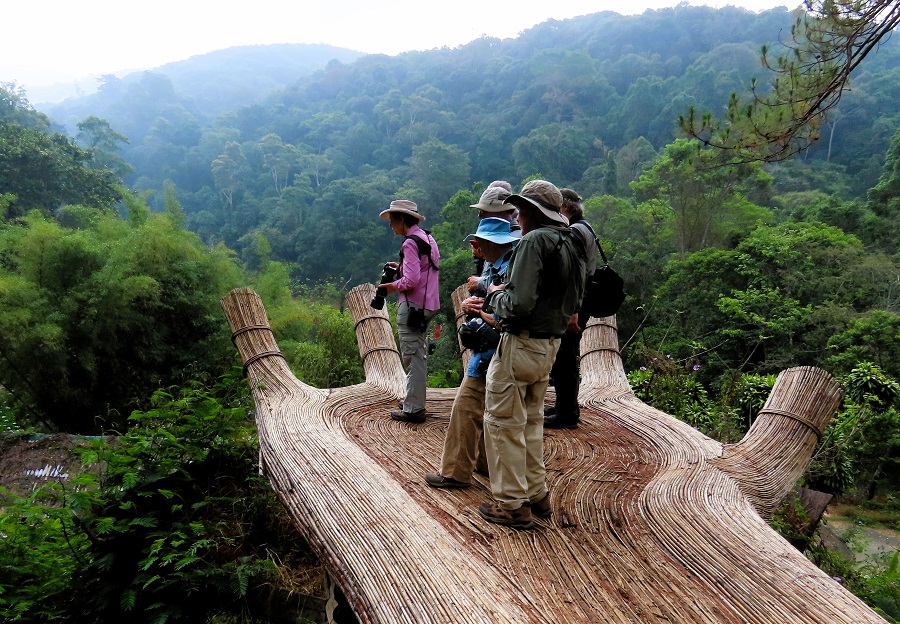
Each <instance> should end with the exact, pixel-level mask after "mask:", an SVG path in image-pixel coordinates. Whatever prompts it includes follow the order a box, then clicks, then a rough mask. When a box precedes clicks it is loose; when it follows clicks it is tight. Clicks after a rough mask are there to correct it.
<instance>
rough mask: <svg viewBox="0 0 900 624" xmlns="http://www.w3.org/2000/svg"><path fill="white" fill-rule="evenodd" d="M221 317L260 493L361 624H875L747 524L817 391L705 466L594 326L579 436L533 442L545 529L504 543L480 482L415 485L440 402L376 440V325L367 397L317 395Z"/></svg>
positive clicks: (700, 440) (360, 307)
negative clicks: (314, 554) (280, 510)
mask: <svg viewBox="0 0 900 624" xmlns="http://www.w3.org/2000/svg"><path fill="white" fill-rule="evenodd" d="M372 292H373V287H372V286H371V285H367V286H362V287H358V288H356V289H354V290H353V291H351V292H350V294H349V295H348V305H349V309H350V311H351V312H352V313H353V315H354V318H355V319H357V321H359V320H360V319H362V318H363V317H366V316H370V315H371V314H372V312H374V311H372V310H371V308H369V307H368V302H369V300H370V299H371V295H372ZM459 300H460V297H459V296H454V301H455V302H457V303H458V301H459ZM223 308H224V309H225V313H226V316H227V317H228V319H229V323H230V325H231V328H232V331H233V332H236V333H237V336H236V338H235V341H236V344H237V346H238V349H239V350H240V353H241V356H242V359H243V360H244V361H245V362H247V363H248V364H247V376H248V380H249V382H250V384H251V387H252V388H253V394H254V399H255V401H256V405H257V422H258V426H259V435H260V446H261V449H262V450H261V454H262V457H263V461H264V464H265V469H266V471H267V474H268V475H269V477H270V478H271V480H272V483H273V485H274V487H275V489H276V491H277V492H278V494H279V496H280V498H281V500H282V501H283V502H284V504H285V505H286V507H287V509H288V510H289V512H290V514H291V517H292V518H293V520H294V522H295V524H296V525H297V527H298V529H299V530H300V531H301V532H303V534H304V535H305V536H306V538H307V539H308V540H309V542H310V543H311V544H312V545H313V546H314V548H316V549H317V551H318V553H319V555H320V556H321V558H322V560H323V562H324V563H325V564H326V566H327V567H328V569H329V572H330V574H331V575H332V578H333V579H334V580H335V581H336V582H337V583H338V584H339V585H340V586H341V588H342V589H343V590H344V592H345V594H346V595H347V597H348V600H349V601H350V604H351V605H352V606H353V608H354V610H355V612H356V614H357V617H358V618H359V620H360V621H361V622H364V623H368V622H372V623H375V622H377V623H400V622H423V623H424V622H429V623H457V622H465V623H468V622H520V623H521V622H534V623H559V624H567V623H570V622H574V623H589V622H590V623H595V622H614V623H619V622H630V623H644V622H678V623H688V624H690V623H712V622H729V623H731V622H734V623H737V622H745V623H746V622H749V623H758V624H773V623H784V624H795V623H813V622H816V623H823V624H824V623H851V622H852V623H863V622H883V621H884V620H882V619H881V618H879V617H878V616H877V615H875V614H874V613H873V612H872V611H871V610H869V609H868V608H867V607H866V606H865V605H864V604H863V603H862V602H860V601H859V600H858V599H856V598H855V597H854V596H853V595H852V594H850V593H849V592H847V591H846V590H845V589H844V588H843V587H842V586H841V585H839V584H838V583H836V582H835V581H833V580H832V579H831V578H830V577H828V576H826V575H825V574H824V573H823V572H821V571H820V570H819V569H818V568H816V567H815V566H814V565H812V564H811V563H810V562H809V561H807V560H806V558H805V557H803V556H802V554H800V553H798V552H797V551H796V550H795V549H794V548H793V547H791V546H790V545H789V544H788V543H787V542H786V541H784V540H783V539H781V538H780V537H779V536H778V535H777V534H776V533H774V532H773V531H772V530H771V529H769V527H768V526H767V525H766V524H765V522H764V521H763V519H762V517H761V516H760V512H762V513H765V512H766V511H767V510H768V509H770V507H771V504H770V501H771V500H772V499H773V498H774V497H776V496H777V495H778V492H780V491H782V490H783V489H784V487H785V484H786V483H787V482H789V481H791V480H792V479H793V480H795V479H796V475H795V474H794V473H796V471H797V470H798V469H800V470H802V466H803V465H805V462H806V461H808V459H809V451H808V448H807V447H808V440H807V436H809V435H812V436H813V438H815V433H813V432H812V429H811V428H810V425H811V426H812V427H819V428H820V429H821V427H823V426H824V422H826V421H827V419H828V417H830V415H831V414H833V411H834V407H833V405H830V403H829V402H830V401H833V396H834V392H835V386H834V382H833V381H832V380H830V379H829V378H828V376H827V375H826V374H824V373H823V372H822V371H816V370H815V369H794V370H792V371H788V372H787V373H785V375H782V377H780V378H779V381H778V384H777V385H776V388H775V389H774V390H773V393H772V396H771V397H770V400H769V402H768V403H767V404H766V406H767V407H769V408H770V409H769V413H768V415H766V410H765V409H764V410H763V416H761V419H762V420H763V421H764V422H763V423H761V424H760V425H759V427H756V426H754V428H753V430H751V432H750V433H748V437H747V439H745V440H744V441H742V442H741V443H740V444H738V445H733V446H731V447H728V448H723V446H722V445H721V444H719V443H717V442H715V441H713V440H710V439H709V438H706V437H705V436H703V435H702V434H700V433H699V432H698V431H696V430H694V429H692V428H691V427H689V426H687V425H685V424H684V423H681V422H679V421H677V420H675V419H674V418H672V417H670V416H668V415H666V414H664V413H662V412H659V411H658V410H655V409H653V408H650V407H649V406H647V405H645V404H643V403H642V402H640V401H638V400H637V399H636V398H635V397H634V395H633V394H632V393H631V391H630V388H629V387H628V383H627V379H626V378H625V373H624V370H623V369H622V363H621V359H620V358H619V355H618V351H617V346H618V345H617V339H616V326H615V319H614V318H612V317H610V318H606V319H592V320H591V322H590V323H589V325H588V328H587V329H586V331H585V335H584V339H583V341H582V351H583V353H584V357H583V362H582V366H583V383H582V389H581V394H580V397H579V400H580V402H581V404H582V412H581V413H582V424H581V426H579V428H578V429H576V430H553V431H550V430H548V431H546V432H545V449H544V450H545V458H546V463H547V468H548V483H549V486H550V490H551V493H552V497H553V499H552V500H553V516H552V518H551V519H550V520H537V521H536V527H535V528H534V529H533V530H530V531H514V530H511V529H508V528H505V527H502V526H497V525H493V524H489V523H487V522H485V521H483V520H482V519H481V518H480V516H479V515H478V512H477V509H476V506H477V505H478V504H479V503H481V502H486V501H489V500H490V499H491V497H490V491H489V484H488V483H487V482H486V481H485V480H484V479H483V478H481V477H477V476H476V477H475V479H474V481H473V486H472V487H470V488H468V489H464V490H437V489H432V488H429V487H427V486H426V485H425V483H424V480H423V478H422V476H423V475H424V473H425V472H428V471H434V470H437V468H438V464H439V460H440V452H441V448H442V444H443V434H444V431H445V429H446V426H447V422H448V419H449V413H450V406H451V404H452V401H453V395H454V394H455V389H429V390H428V406H427V407H428V413H429V417H428V419H427V421H426V422H425V423H423V424H420V425H410V424H406V423H398V422H394V421H392V420H391V419H390V418H389V417H388V415H387V412H388V411H389V410H390V409H395V406H396V400H397V398H398V397H399V396H400V394H401V393H402V392H403V382H402V377H398V374H397V372H396V371H397V370H398V369H399V367H400V361H399V355H397V353H396V350H394V351H392V350H391V349H390V348H389V347H391V346H393V345H394V342H393V335H390V336H389V337H388V335H387V334H386V332H385V331H384V330H383V326H384V325H385V323H384V322H383V321H382V322H380V324H381V325H382V329H372V330H370V329H367V327H374V326H375V325H377V324H379V322H378V321H377V320H374V319H373V320H371V321H364V322H362V323H360V322H358V324H357V331H358V333H357V335H358V338H359V341H360V352H361V354H363V355H364V361H365V362H366V364H365V370H366V382H365V383H363V384H360V385H358V386H353V387H349V388H339V389H334V390H330V391H324V390H318V389H315V388H311V387H309V386H307V385H305V384H303V383H302V382H300V381H298V380H296V379H295V378H294V376H293V375H292V374H291V373H290V371H289V370H288V369H287V367H286V365H285V363H284V361H283V359H282V358H281V357H280V356H279V355H277V354H276V352H277V347H275V345H274V341H273V340H272V336H271V332H270V331H268V329H265V328H264V327H267V326H268V323H267V321H266V320H265V311H264V309H263V307H262V305H261V303H260V302H259V299H258V298H257V297H256V295H255V294H254V293H253V292H252V291H249V290H247V289H240V290H236V291H234V292H232V293H231V294H230V295H229V296H228V297H226V298H225V299H224V300H223ZM384 320H386V316H385V319H384ZM246 327H250V328H251V329H247V330H245V329H244V328H246ZM388 327H389V325H388ZM385 342H389V343H390V344H385ZM394 349H396V347H394ZM376 353H377V355H374V356H373V354H376ZM260 354H262V355H260ZM366 354H368V355H366ZM366 357H368V358H374V359H373V361H372V362H369V361H368V360H366V359H365V358H366ZM392 358H393V359H392ZM376 362H377V363H376ZM786 414H787V415H786ZM801 421H802V422H801ZM767 440H768V441H767ZM773 440H774V441H773ZM773 453H775V455H773ZM769 482H773V483H775V484H776V485H774V486H771V487H769V486H768V485H767V484H768V483H769ZM792 484H793V483H791V485H792Z"/></svg>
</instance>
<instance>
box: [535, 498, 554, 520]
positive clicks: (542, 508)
mask: <svg viewBox="0 0 900 624" xmlns="http://www.w3.org/2000/svg"><path fill="white" fill-rule="evenodd" d="M531 513H532V514H533V515H535V516H537V517H538V518H544V519H547V518H549V517H550V516H552V515H553V508H552V507H550V492H547V493H546V494H544V497H543V498H542V499H540V500H537V501H532V502H531Z"/></svg>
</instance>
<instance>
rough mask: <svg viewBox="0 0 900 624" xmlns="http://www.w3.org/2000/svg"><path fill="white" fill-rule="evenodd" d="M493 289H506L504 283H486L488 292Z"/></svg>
mask: <svg viewBox="0 0 900 624" xmlns="http://www.w3.org/2000/svg"><path fill="white" fill-rule="evenodd" d="M495 290H506V284H498V285H495V284H489V285H488V294H491V293H492V292H494V291H495Z"/></svg>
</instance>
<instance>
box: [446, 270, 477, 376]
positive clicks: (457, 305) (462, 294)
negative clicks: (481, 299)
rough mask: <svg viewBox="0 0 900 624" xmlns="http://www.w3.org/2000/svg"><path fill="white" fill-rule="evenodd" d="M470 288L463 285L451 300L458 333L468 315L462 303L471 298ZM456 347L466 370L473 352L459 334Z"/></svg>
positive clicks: (452, 295) (451, 296) (455, 291)
mask: <svg viewBox="0 0 900 624" xmlns="http://www.w3.org/2000/svg"><path fill="white" fill-rule="evenodd" d="M469 294H470V293H469V288H468V286H467V285H466V284H462V285H461V286H459V287H458V288H457V289H456V290H454V291H453V292H452V293H451V295H450V299H451V301H452V302H453V310H454V311H455V314H456V318H455V319H454V320H455V321H456V322H455V323H454V327H455V328H456V330H457V331H459V328H460V326H462V324H463V323H465V322H466V314H465V312H463V311H462V302H463V300H464V299H466V298H467V297H468V296H469ZM456 346H457V348H459V352H460V354H461V355H462V369H463V370H466V369H467V368H468V367H469V360H470V359H471V357H472V350H471V349H466V348H465V347H463V345H462V342H461V341H460V339H459V334H457V335H456Z"/></svg>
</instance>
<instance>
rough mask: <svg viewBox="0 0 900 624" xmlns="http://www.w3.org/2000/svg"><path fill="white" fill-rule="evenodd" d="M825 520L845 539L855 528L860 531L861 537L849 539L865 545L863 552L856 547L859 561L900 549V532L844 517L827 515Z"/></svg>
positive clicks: (833, 530) (827, 524) (828, 525)
mask: <svg viewBox="0 0 900 624" xmlns="http://www.w3.org/2000/svg"><path fill="white" fill-rule="evenodd" d="M825 522H826V526H827V527H829V528H830V529H831V531H832V532H833V533H834V534H835V535H837V536H838V537H839V538H840V539H842V540H844V541H847V540H848V535H847V534H848V533H852V531H853V530H856V531H857V532H858V534H859V538H856V539H852V538H851V539H849V541H850V542H855V543H857V544H859V545H860V546H862V547H863V550H862V552H856V549H854V554H855V555H856V559H857V560H858V561H859V560H862V559H865V558H866V557H867V556H871V555H877V554H880V553H884V552H894V551H897V550H900V532H897V531H892V530H890V529H879V528H875V527H868V526H864V525H860V524H857V523H856V522H854V521H853V520H850V519H847V518H842V517H829V516H827V515H826V517H825ZM851 547H852V546H851Z"/></svg>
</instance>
